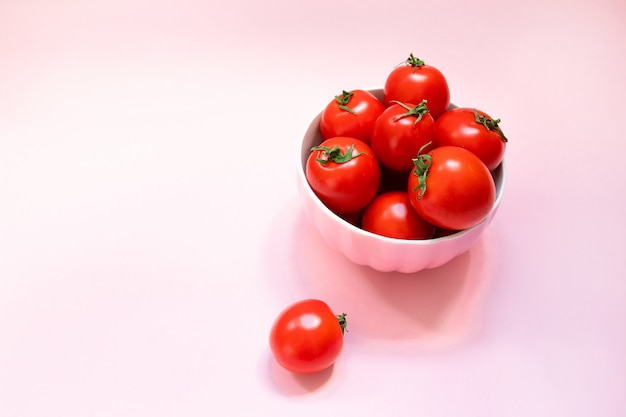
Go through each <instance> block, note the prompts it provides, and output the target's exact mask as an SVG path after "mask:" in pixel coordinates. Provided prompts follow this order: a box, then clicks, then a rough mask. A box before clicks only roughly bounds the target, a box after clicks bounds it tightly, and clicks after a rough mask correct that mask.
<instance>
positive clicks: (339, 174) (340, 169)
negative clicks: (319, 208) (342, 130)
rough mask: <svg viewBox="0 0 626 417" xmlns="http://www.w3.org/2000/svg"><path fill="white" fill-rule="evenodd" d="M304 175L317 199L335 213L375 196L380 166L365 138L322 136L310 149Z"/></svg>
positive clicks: (359, 206) (352, 209)
mask: <svg viewBox="0 0 626 417" xmlns="http://www.w3.org/2000/svg"><path fill="white" fill-rule="evenodd" d="M306 177H307V180H308V182H309V185H310V186H311V188H312V189H313V191H314V192H315V194H316V195H317V196H318V197H319V199H320V200H321V201H322V202H323V203H324V204H325V205H326V206H327V207H328V208H329V209H330V210H332V211H333V212H335V213H337V214H344V213H353V212H356V211H359V210H361V209H363V208H364V207H365V206H367V205H368V204H369V203H370V202H371V201H372V200H373V199H374V197H375V196H376V193H377V192H378V187H379V185H380V166H379V165H378V160H377V159H376V157H375V156H374V151H373V150H372V148H370V147H369V146H368V145H367V144H365V142H362V141H360V140H358V139H354V138H350V137H344V136H339V137H334V138H330V139H326V140H325V141H323V142H322V143H321V144H320V145H319V146H316V147H314V148H313V149H312V150H311V154H310V155H309V157H308V159H307V163H306Z"/></svg>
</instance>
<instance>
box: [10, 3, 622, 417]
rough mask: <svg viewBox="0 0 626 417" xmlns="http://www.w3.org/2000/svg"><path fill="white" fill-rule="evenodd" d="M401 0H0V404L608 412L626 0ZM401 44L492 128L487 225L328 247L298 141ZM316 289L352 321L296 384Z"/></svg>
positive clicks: (49, 411) (615, 411)
mask: <svg viewBox="0 0 626 417" xmlns="http://www.w3.org/2000/svg"><path fill="white" fill-rule="evenodd" d="M392 3H393V4H392ZM392 3H386V2H373V1H365V2H363V1H361V2H356V1H345V2H334V1H330V0H322V1H318V2H306V3H304V2H303V3H301V4H293V3H292V2H287V1H281V2H272V3H263V2H252V1H246V0H236V1H233V2H220V3H218V2H214V1H209V2H201V1H197V0H182V1H177V2H174V1H172V0H157V1H153V2H147V1H139V0H130V1H119V0H113V1H110V2H95V1H82V2H78V1H75V0H64V1H48V2H43V1H39V2H37V1H31V2H8V1H5V2H2V3H0V416H7V417H9V416H10V417H25V416H28V417H31V416H32V417H35V416H37V417H38V416H46V417H52V416H63V417H73V416H151V417H158V416H206V415H218V414H219V415H233V416H240V415H245V416H248V415H272V416H293V415H298V416H319V415H320V414H321V413H326V415H428V416H443V417H447V416H450V417H452V416H454V417H458V416H476V417H478V416H480V417H484V416H525V417H526V416H568V417H572V416H592V415H593V416H596V415H597V416H623V415H626V397H625V396H624V390H625V388H626V355H625V354H624V352H626V327H625V326H624V321H625V319H626V302H624V299H625V298H626V297H625V296H626V283H625V277H626V267H625V263H624V259H623V254H622V252H623V244H622V239H623V236H624V232H626V221H625V220H624V215H623V213H625V212H626V204H625V202H624V198H623V195H622V194H623V192H624V191H626V187H625V186H624V178H626V166H625V165H624V163H623V155H624V154H625V152H626V143H625V142H624V140H623V136H624V134H623V132H622V131H621V130H620V121H621V120H622V119H623V111H622V107H623V104H622V101H623V97H624V96H626V84H625V83H624V74H625V73H626V44H625V43H624V39H626V25H624V23H625V18H626V7H625V5H624V3H623V2H622V1H618V0H604V1H599V2H598V1H594V2H591V1H574V2H565V1H548V2H545V1H535V0H531V1H530V2H525V3H523V4H522V3H520V4H519V5H517V4H513V3H508V4H503V3H501V2H495V1H489V0H485V1H480V2H478V3H477V2H460V1H458V2H457V1H451V2H441V4H439V3H437V4H429V5H428V6H426V5H425V4H421V3H416V2H408V1H402V2H392ZM409 52H414V53H415V54H416V55H417V56H419V57H421V58H422V59H424V60H426V61H427V62H428V63H430V64H432V65H435V66H437V67H438V68H440V69H441V70H442V71H443V72H444V73H445V74H446V76H447V77H448V81H449V83H450V88H451V98H452V101H454V102H455V103H457V104H460V105H464V106H475V107H477V108H480V109H482V110H484V111H487V112H488V113H490V114H491V115H492V116H494V117H498V118H501V119H502V124H501V126H502V128H503V129H505V132H506V134H507V136H508V137H509V139H510V142H509V146H508V149H507V186H506V190H505V198H504V200H503V202H502V205H501V206H500V209H499V212H498V215H497V216H496V218H495V219H494V221H493V222H492V224H491V225H490V226H489V228H488V229H487V230H486V232H485V234H484V235H483V236H482V237H481V239H480V240H479V241H478V242H477V243H476V245H475V246H474V247H473V248H472V249H470V250H469V251H468V252H466V253H465V254H463V255H461V256H460V257H459V258H457V259H455V260H454V261H452V262H450V263H448V264H446V265H444V266H442V267H440V268H437V269H433V270H427V271H422V272H420V273H416V274H408V275H407V274H400V273H380V272H377V271H374V270H372V269H370V268H368V267H364V266H357V265H355V264H353V263H351V262H350V261H348V260H347V259H346V258H345V257H343V256H342V255H340V254H337V253H335V252H333V251H332V250H330V249H329V248H328V246H327V245H326V244H325V243H324V241H323V240H322V238H321V237H320V235H319V234H318V233H317V232H316V230H315V229H314V228H313V227H312V226H311V225H310V224H309V223H308V221H307V220H306V218H305V216H304V213H303V210H302V205H301V202H300V201H299V200H298V196H297V195H298V194H297V187H296V178H295V172H296V168H297V164H298V161H297V159H296V158H295V155H297V153H298V149H299V148H298V147H299V142H300V139H301V137H302V135H303V134H304V131H305V129H306V127H307V126H308V123H309V122H310V120H311V119H312V117H314V116H315V115H316V114H317V113H319V111H320V110H321V108H322V107H323V106H324V105H325V104H326V103H327V102H328V100H329V99H330V98H332V97H333V96H334V95H335V94H338V93H339V92H341V90H342V89H352V88H376V87H380V86H382V84H383V82H384V78H385V76H386V74H387V73H388V72H389V71H390V69H391V68H392V67H393V66H394V65H396V64H397V63H399V62H400V61H402V60H403V59H404V58H405V57H406V55H407V54H408V53H409ZM309 297H317V298H321V299H324V300H325V301H326V302H328V303H329V305H330V306H331V307H333V308H334V309H336V310H337V311H345V312H347V313H348V320H349V333H347V335H346V339H345V342H346V343H345V346H344V351H343V353H342V355H341V357H340V359H339V360H338V362H337V363H336V364H335V366H334V367H333V368H331V369H329V370H328V371H325V372H323V373H321V374H318V375H315V376H312V377H297V376H293V375H291V374H289V373H287V372H286V371H283V370H282V369H280V368H279V367H278V366H277V365H275V364H274V362H273V360H272V358H271V355H270V353H269V347H268V332H269V328H270V326H271V323H272V321H273V320H274V317H275V316H276V314H278V313H279V312H280V311H281V310H282V309H283V308H284V307H285V306H287V305H288V304H290V303H292V302H293V301H296V300H298V299H301V298H309Z"/></svg>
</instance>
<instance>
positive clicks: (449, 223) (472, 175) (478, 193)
mask: <svg viewBox="0 0 626 417" xmlns="http://www.w3.org/2000/svg"><path fill="white" fill-rule="evenodd" d="M408 192H409V196H410V197H411V204H412V205H413V208H415V210H416V211H417V213H418V214H419V215H420V216H422V217H423V218H424V219H425V220H426V221H428V222H430V223H432V224H434V225H435V226H438V227H441V228H443V229H447V230H462V229H467V228H469V227H472V226H475V225H477V224H478V223H480V222H481V221H482V220H484V219H485V218H486V217H487V215H488V214H489V212H490V211H491V208H492V207H493V204H494V202H495V198H496V188H495V183H494V181H493V177H492V176H491V173H490V172H489V169H488V168H487V166H486V165H485V164H484V163H483V162H482V161H481V160H480V159H479V158H478V157H477V156H476V155H474V154H473V153H472V152H470V151H468V150H467V149H463V148H460V147H458V146H442V147H440V148H435V149H433V150H432V151H431V152H429V153H428V154H420V155H419V156H418V157H417V158H415V170H414V171H413V172H411V174H410V175H409V183H408Z"/></svg>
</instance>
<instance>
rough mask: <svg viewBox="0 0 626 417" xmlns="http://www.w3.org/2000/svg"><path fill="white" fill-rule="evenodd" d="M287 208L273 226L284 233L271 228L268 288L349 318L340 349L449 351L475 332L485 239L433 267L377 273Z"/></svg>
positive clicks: (485, 277) (485, 275)
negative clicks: (350, 345) (349, 345)
mask: <svg viewBox="0 0 626 417" xmlns="http://www.w3.org/2000/svg"><path fill="white" fill-rule="evenodd" d="M287 210H288V212H289V214H287V213H282V214H283V215H282V216H280V218H279V219H277V220H276V221H277V222H280V224H281V225H282V226H283V227H281V228H278V227H276V228H272V230H273V233H272V236H270V240H271V242H270V244H268V245H267V247H268V249H269V251H268V253H267V257H266V260H265V262H266V265H265V267H266V268H268V269H269V275H268V276H270V277H272V282H271V283H270V284H271V285H272V286H273V287H274V288H280V289H281V291H280V293H281V294H282V295H283V296H285V295H286V296H288V297H291V299H289V300H285V301H284V302H292V301H294V300H295V299H300V298H319V299H322V300H324V301H326V302H327V303H328V304H329V305H330V307H331V308H332V309H333V310H334V311H335V313H337V314H339V313H344V312H345V313H347V321H348V333H347V337H346V343H356V342H358V341H359V340H360V341H364V342H365V343H366V344H368V345H376V344H379V343H383V344H386V345H389V344H390V343H391V344H394V345H402V346H407V345H408V346H411V347H433V346H447V345H452V344H457V343H460V342H462V341H464V340H466V339H467V338H468V337H469V336H470V335H471V334H473V333H474V332H475V331H476V330H477V329H478V328H479V327H480V314H479V310H480V301H481V299H482V298H483V297H484V293H485V290H486V287H487V286H488V282H489V280H490V276H491V261H490V259H492V257H491V252H492V251H493V249H494V248H493V247H491V245H489V242H488V239H487V238H486V237H485V236H483V237H481V238H480V239H479V240H478V242H477V243H476V244H475V245H474V246H473V247H472V248H471V249H470V250H469V251H467V252H465V253H464V254H462V255H460V256H458V257H457V258H455V259H453V260H452V261H450V262H449V263H447V264H445V265H443V266H440V267H439V268H436V269H429V270H423V271H420V272H417V273H412V274H405V273H399V272H379V271H376V270H374V269H372V268H370V267H367V266H360V265H356V264H354V263H352V262H351V261H350V260H348V259H347V258H346V257H345V256H344V255H343V254H341V253H338V252H336V251H334V250H333V249H332V248H330V247H329V246H328V245H327V244H326V242H325V241H324V240H323V238H322V237H321V235H320V234H319V233H318V231H317V230H316V229H315V228H314V227H313V226H312V225H311V224H310V223H309V221H308V219H306V217H305V215H304V212H303V210H302V209H301V208H300V206H299V205H298V204H297V202H294V203H293V204H292V205H291V206H290V207H288V208H287ZM286 219H289V221H288V222H286ZM289 223H290V224H289ZM486 235H488V233H486Z"/></svg>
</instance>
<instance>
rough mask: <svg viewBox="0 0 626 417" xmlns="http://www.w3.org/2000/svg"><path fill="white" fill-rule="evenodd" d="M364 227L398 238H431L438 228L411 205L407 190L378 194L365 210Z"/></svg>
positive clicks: (376, 232)
mask: <svg viewBox="0 0 626 417" xmlns="http://www.w3.org/2000/svg"><path fill="white" fill-rule="evenodd" d="M362 227H363V229H364V230H367V231H368V232H371V233H375V234H378V235H381V236H386V237H391V238H396V239H430V238H432V237H433V236H434V234H435V231H436V228H435V226H433V225H432V224H430V223H428V222H427V221H426V220H424V219H423V218H422V217H421V216H420V215H419V214H417V212H416V211H415V209H413V206H412V205H411V202H410V201H409V194H408V193H407V192H406V191H389V192H386V193H383V194H380V195H378V196H377V197H376V198H375V199H374V201H372V202H371V203H370V205H369V206H367V207H366V208H365V211H364V212H363V219H362Z"/></svg>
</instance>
